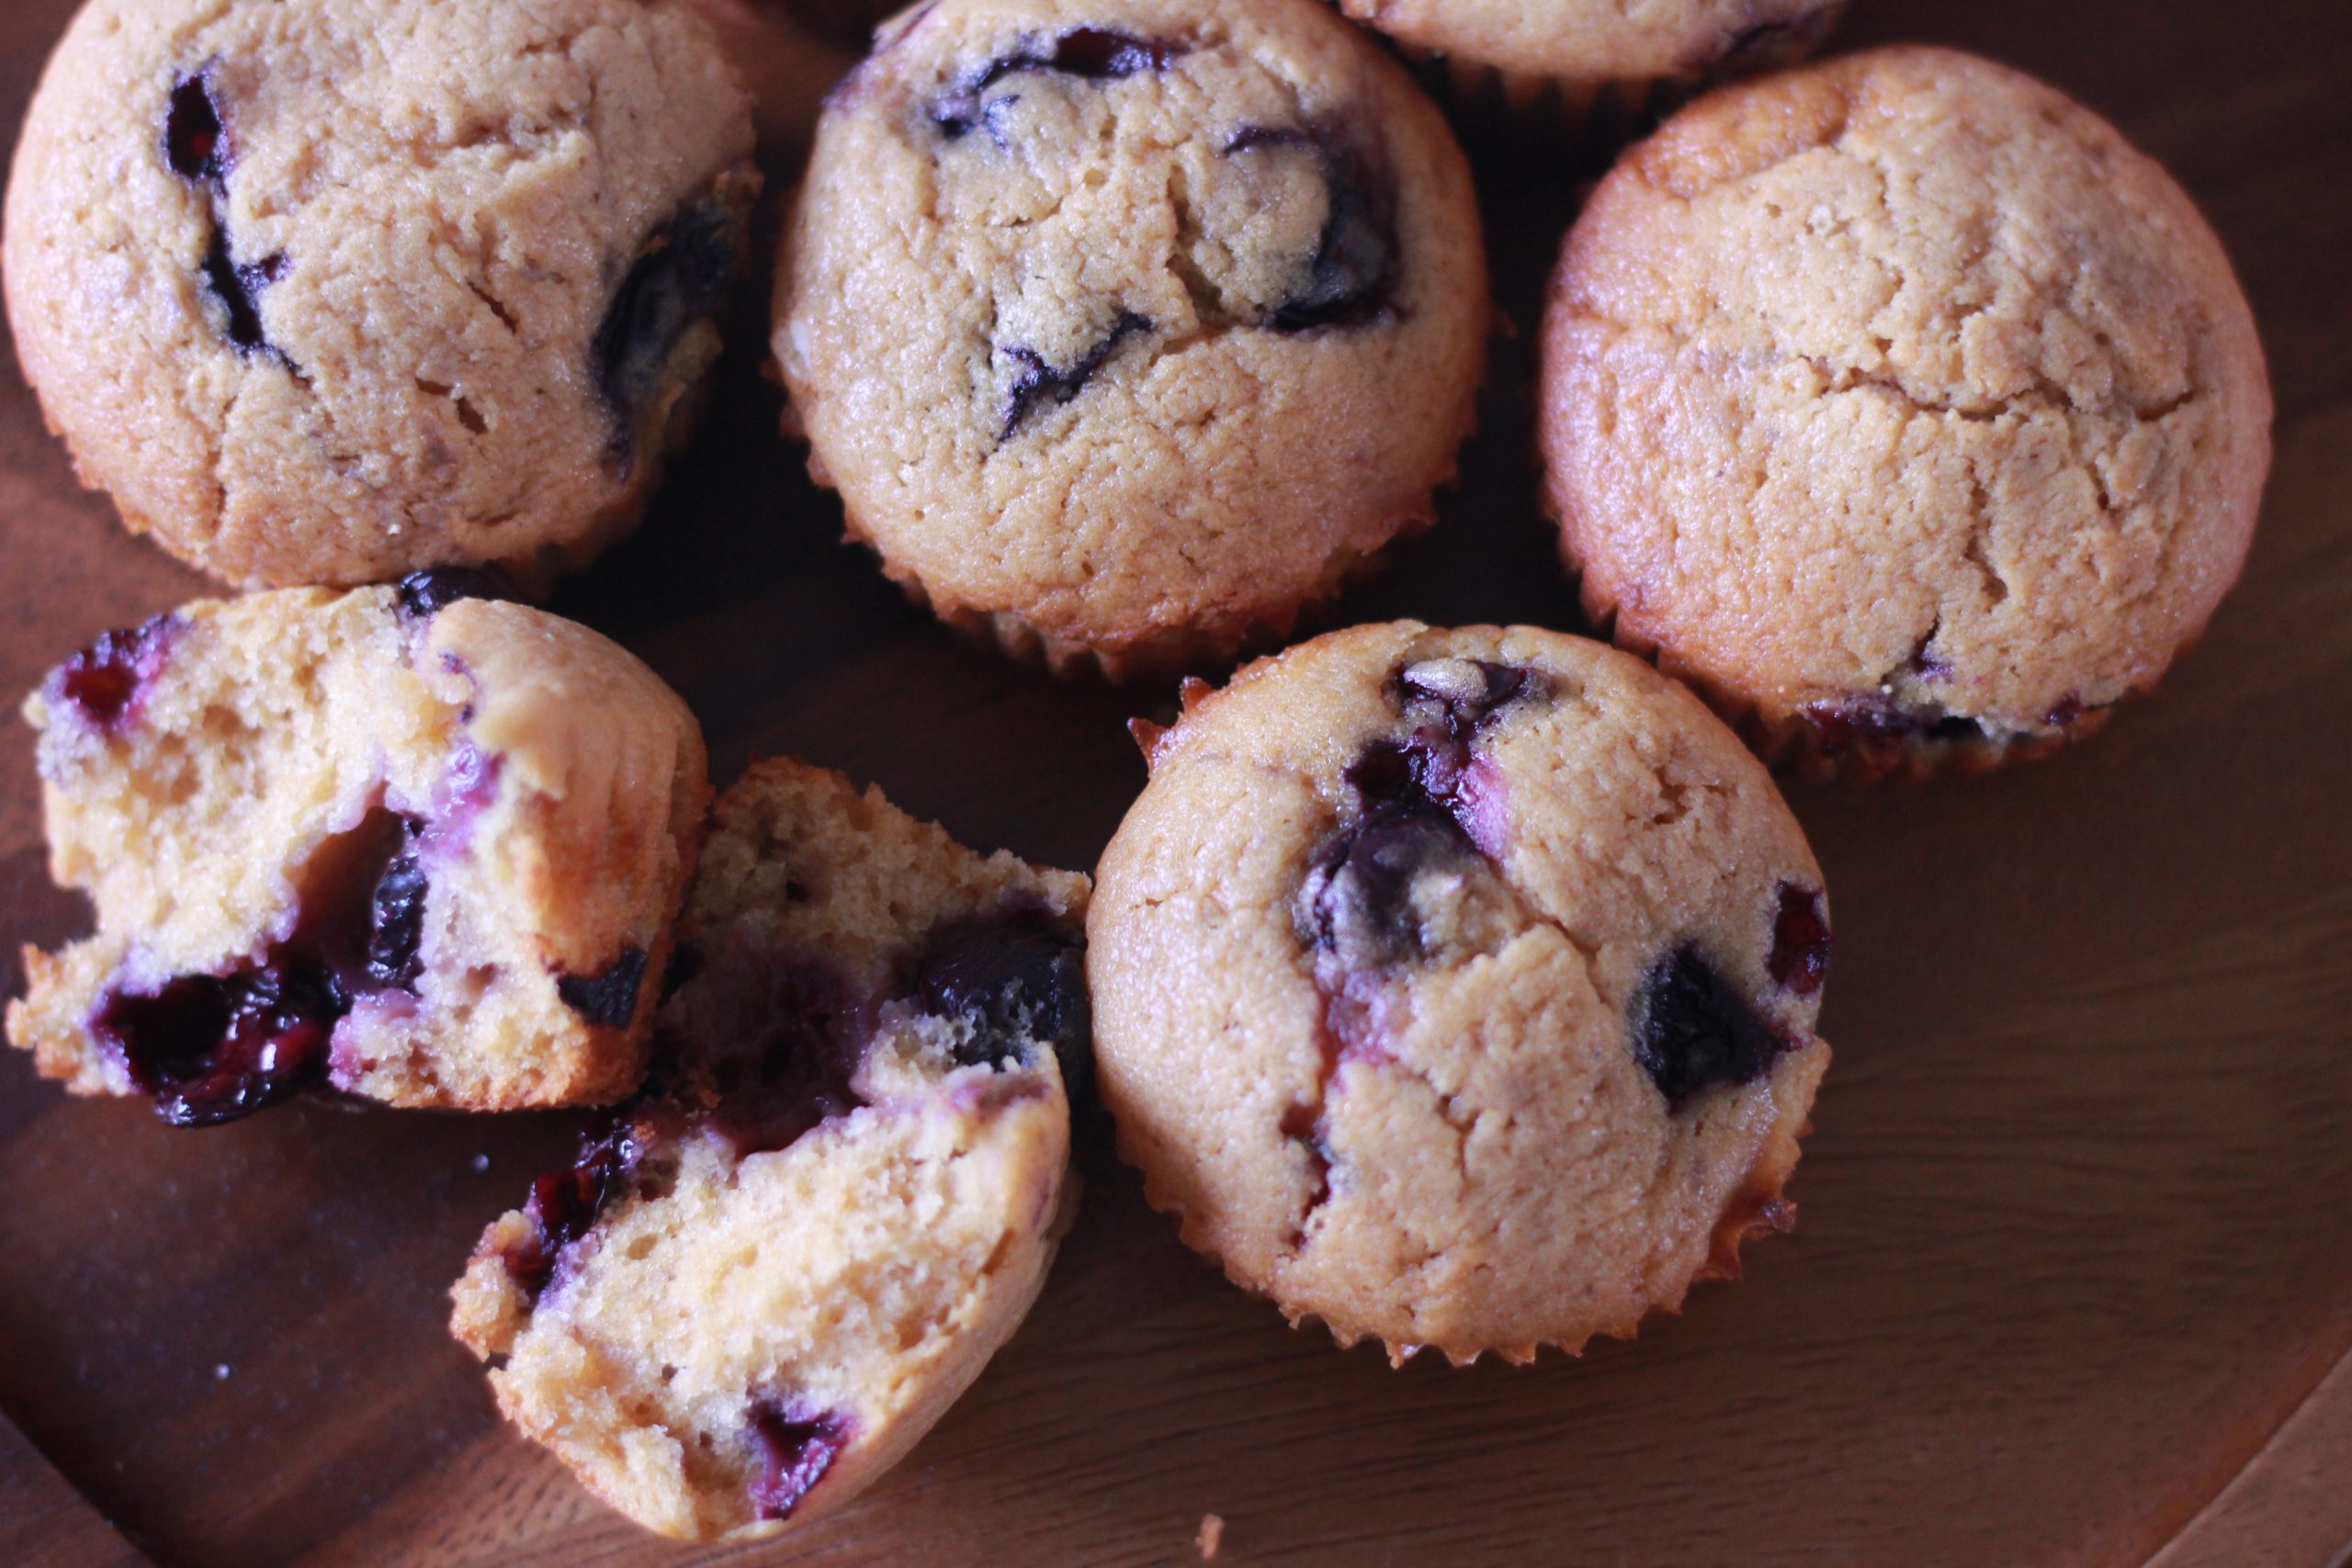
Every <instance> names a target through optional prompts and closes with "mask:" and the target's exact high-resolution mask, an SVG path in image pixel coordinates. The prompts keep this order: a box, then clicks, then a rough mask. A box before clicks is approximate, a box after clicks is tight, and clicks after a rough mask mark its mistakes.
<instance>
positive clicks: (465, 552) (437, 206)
mask: <svg viewBox="0 0 2352 1568" xmlns="http://www.w3.org/2000/svg"><path fill="white" fill-rule="evenodd" d="M751 152H752V118H751V108H750V103H749V100H748V99H747V97H746V96H744V94H743V93H742V91H741V89H740V88H739V87H738V86H737V85H736V82H735V79H734V76H733V74H732V73H731V71H730V70H729V65H728V63H727V62H726V60H725V59H724V58H723V56H722V55H721V53H720V51H719V48H718V43H717V41H716V39H714V38H713V37H712V35H711V33H710V32H709V30H708V28H707V27H706V26H705V24H704V23H703V22H702V20H701V19H700V18H699V17H694V16H692V15H690V14H688V13H687V11H686V10H685V9H684V7H683V6H677V5H674V4H646V3H643V0H225V3H212V4H198V0H93V3H92V4H90V5H88V6H85V8H84V9H83V10H82V12H81V14H80V15H79V16H78V17H76V18H75V20H74V24H73V26H72V27H71V28H69V29H68V31H67V32H66V34H65V37H64V39H63V41H62V43H60V44H59V46H58V49H57V51H56V54H55V55H54V57H53V58H52V59H51V62H50V64H49V68H48V72H47V73H46V74H45V75H44V77H43V78H42V82H41V86H40V92H39V93H38V94H37V95H36V96H35V98H34V101H33V104H32V107H31V109H30V112H29V114H28V118H27V120H26V124H25V130H24V137H23V141H21V143H20V144H19V146H18V150H17V163H16V168H15V173H14V175H13V177H12V178H11V180H10V182H9V189H8V209H7V240H6V276H7V295H8V308H9V318H10V321H11V322H12V323H13V325H14V327H15V331H16V337H17V352H18V354H19V355H20V356H21V357H22V360H23V363H24V367H25V372H26V375H27V377H28V378H29V379H30V380H31V382H32V383H33V385H34V387H35V388H36V389H38V390H39V392H40V398H41V403H42V407H43V409H44V410H45V412H47V414H48V417H49V420H50V423H51V425H52V427H54V428H55V429H56V430H58V431H59V432H60V433H61V434H63V435H64V437H65V438H66V440H67V442H68V444H69V445H70V446H71V447H72V449H73V452H74V459H75V462H76V463H77V465H78V466H79V468H80V470H81V473H82V476H83V478H84V479H85V481H86V482H88V483H89V484H91V485H93V486H95V487H96V488H99V489H103V490H105V491H108V492H110V493H111V495H112V497H113V499H114V501H115V502H116V504H117V506H118V507H119V509H120V511H121V513H122V514H123V517H124V519H125V521H127V522H128V523H129V524H130V526H131V527H132V528H133V529H134V530H136V531H139V532H142V533H149V534H152V535H153V536H154V537H155V539H156V541H157V542H158V543H160V544H162V545H163V546H164V547H165V548H166V549H169V550H170V551H172V552H173V553H174V554H175V555H177V556H179V557H181V558H183V559H186V560H187V561H189V562H191V563H192V564H194V565H196V566H198V567H201V568H203V569H204V570H207V571H209V572H211V573H213V574H214V575H215V576H218V577H220V578H224V579H227V580H229V581H234V582H238V583H243V584H248V585H286V586H290V585H300V584H310V583H330V584H355V583H360V582H367V581H378V580H381V579H384V578H389V577H394V576H398V575H400V574H401V573H402V572H404V571H408V570H417V569H421V568H426V567H433V566H442V565H452V564H477V563H481V562H491V561H495V562H499V563H502V564H503V565H505V566H507V567H508V568H510V569H511V570H515V571H516V572H517V573H518V574H520V575H522V576H524V577H526V579H528V578H531V577H535V576H537V575H539V574H541V573H543V572H544V571H546V570H548V569H550V568H556V567H565V566H571V565H576V564H578V563H580V562H581V561H582V560H584V559H585V558H586V557H588V556H589V555H591V554H593V553H594V551H595V549H597V548H598V547H601V546H602V545H603V544H604V543H605V541H606V540H607V539H608V538H610V537H611V536H613V535H615V534H616V533H617V532H619V531H621V530H623V529H625V528H626V527H627V526H628V525H630V524H632V523H634V521H635V520H636V517H637V514H638V511H639V506H640V504H641V502H642V499H643V496H644V494H645V492H646V491H647V490H648V488H649V487H650V483H651V480H652V479H653V477H654V475H655V473H656V471H657V470H658V468H659V467H660V460H661V457H662V452H663V450H664V448H665V446H666V445H667V444H668V443H669V442H670V441H671V439H672V438H673V435H675V434H679V433H681V432H682V431H683V429H684V417H683V414H684V411H685V410H686V409H688V408H689V407H690V405H691V402H692V398H691V396H690V394H691V393H692V391H693V390H694V389H695V387H696V386H697V385H698V383H699V382H700V380H701V378H702V374H703V372H704V370H705V369H706V368H707V367H708V366H709V364H710V362H711V360H712V359H713V358H714V357H715V355H716V353H717V344H718V339H717V333H716V331H715V329H714V328H713V327H712V326H711V325H710V323H709V321H707V315H708V313H709V311H710V310H711V308H712V306H713V304H714V303H715V301H716V299H717V297H718V291H719V288H720V287H721V285H722V284H724V282H725V281H726V280H727V278H728V276H729V275H730V273H732V272H733V271H734V270H735V267H736V257H737V253H738V250H739V247H740V241H741V230H742V225H743V217H744V214H745V212H746V211H747V209H748V208H749V205H750V201H751V198H752V194H753V192H754V190H755V189H756V185H757V176H756V175H754V174H753V173H752V170H751V167H750V164H749V161H748V160H749V158H750V155H751Z"/></svg>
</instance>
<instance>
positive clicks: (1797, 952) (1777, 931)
mask: <svg viewBox="0 0 2352 1568" xmlns="http://www.w3.org/2000/svg"><path fill="white" fill-rule="evenodd" d="M1764 966H1765V967H1766V968H1767V969H1769V970H1770V972H1771V975H1772V979H1773V982H1774V983H1775V984H1776V985H1778V986H1779V987H1781V989H1782V990H1785V991H1794V992H1795V993H1796V994H1797V995H1798V996H1801V997H1809V996H1812V995H1813V994H1814V993H1815V992H1816V991H1819V990H1820V989H1821V982H1822V981H1823V980H1824V979H1825V978H1826V976H1828V974H1829V922H1828V921H1827V920H1826V919H1823V918H1822V913H1821V894H1820V892H1819V890H1818V889H1815V888H1812V887H1801V886H1798V885H1797V884H1795V883H1793V882H1783V883H1781V907H1780V910H1779V912H1778V913H1776V914H1775V915H1774V916H1773V918H1772V952H1771V955H1770V957H1769V958H1767V959H1766V960H1765V964H1764Z"/></svg>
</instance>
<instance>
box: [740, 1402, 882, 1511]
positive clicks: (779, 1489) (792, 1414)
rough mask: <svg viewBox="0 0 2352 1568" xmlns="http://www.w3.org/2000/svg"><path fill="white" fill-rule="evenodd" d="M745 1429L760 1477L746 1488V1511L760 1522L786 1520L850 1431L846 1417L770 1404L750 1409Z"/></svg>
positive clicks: (853, 1425) (845, 1443)
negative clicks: (748, 1502) (748, 1430)
mask: <svg viewBox="0 0 2352 1568" xmlns="http://www.w3.org/2000/svg"><path fill="white" fill-rule="evenodd" d="M750 1425H751V1432H752V1446H753V1448H754V1450H756V1451H757V1452H758V1454H759V1457H760V1472H759V1474H758V1475H756V1476H754V1477H753V1478H752V1484H751V1496H752V1508H753V1509H754V1510H755V1511H756V1512H757V1514H758V1516H759V1517H761V1518H763V1519H788V1518H790V1517H792V1513H793V1510H794V1509H796V1508H797V1507H799V1506H800V1504H801V1501H802V1499H804V1498H806V1497H807V1496H808V1495H809V1493H810V1492H811V1491H813V1490H815V1488H816V1486H817V1483H819V1482H820V1481H822V1480H823V1479H824V1478H825V1472H827V1471H829V1470H831V1469H832V1467H833V1461H835V1460H836V1459H838V1458H840V1457H841V1453H842V1450H843V1449H845V1448H847V1447H848V1446H849V1444H850V1439H851V1438H852V1437H853V1436H854V1433H855V1431H856V1423H855V1422H854V1421H853V1420H852V1419H851V1417H850V1416H849V1413H848V1412H847V1411H843V1410H812V1409H810V1408H809V1407H808V1406H807V1405H805V1404H798V1403H797V1402H786V1401H776V1400H767V1401H762V1402H760V1403H758V1404H754V1405H753V1406H752V1414H751V1423H750Z"/></svg>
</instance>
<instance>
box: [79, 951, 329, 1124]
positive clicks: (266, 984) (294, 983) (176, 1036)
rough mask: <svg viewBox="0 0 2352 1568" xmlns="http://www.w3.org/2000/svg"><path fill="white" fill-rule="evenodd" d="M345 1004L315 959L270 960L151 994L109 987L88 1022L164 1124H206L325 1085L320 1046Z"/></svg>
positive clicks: (173, 984)
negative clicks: (305, 961) (312, 961)
mask: <svg viewBox="0 0 2352 1568" xmlns="http://www.w3.org/2000/svg"><path fill="white" fill-rule="evenodd" d="M348 1005H349V1003H348V1001H347V1000H346V998H345V996H344V994H343V992H342V989H341V987H338V986H337V985H336V984H335V982H334V977H333V976H331V975H329V974H328V973H327V972H326V971H325V970H323V969H322V968H320V967H318V966H316V965H315V964H300V963H297V964H288V965H277V964H271V965H265V966H263V967H260V968H257V969H254V970H248V971H244V972H241V973H238V974H234V975H229V976H210V975H188V976H180V977H179V978H177V979H175V980H171V981H168V982H166V983H165V984H164V986H163V987H160V988H159V989H157V990H156V991H154V992H153V993H151V994H144V995H142V994H137V993H131V992H122V991H117V992H114V993H112V994H110V995H109V996H108V997H107V998H106V1000H105V1001H104V1002H102V1003H101V1004H100V1007H99V1009H98V1011H97V1014H96V1017H94V1018H93V1019H92V1021H91V1028H92V1031H93V1032H95V1033H96V1035H97V1037H98V1038H99V1039H100V1040H101V1041H103V1042H105V1043H107V1045H108V1046H110V1047H111V1048H112V1049H113V1050H114V1051H115V1052H116V1053H117V1054H118V1055H119V1057H120V1058H121V1060H122V1063H123V1065H124V1066H125V1067H126V1068H128V1069H129V1071H130V1081H131V1082H132V1083H133V1084H135V1085H136V1086H137V1087H138V1088H139V1089H140V1090H141V1092H142V1093H145V1094H147V1095H148V1096H150V1097H151V1098H152V1099H153V1100H154V1101H155V1108H156V1110H157V1111H158V1112H159V1113H160V1114H161V1115H162V1116H163V1118H164V1121H166V1122H170V1123H172V1124H173V1125H174V1126H175V1127H209V1126H213V1125H217V1124H218V1123H220V1122H231V1121H234V1120H235V1119H236V1118H238V1117H240V1116H246V1115H250V1114H252V1113H253V1112H254V1111H259V1110H261V1109H262V1108H263V1107H265V1106H268V1105H274V1104H276V1103H277V1101H279V1100H284V1099H286V1098H287V1097H288V1096H289V1095H294V1094H299V1093H300V1092H301V1091H302V1090H304V1089H311V1088H312V1087H314V1086H316V1085H317V1084H319V1083H322V1082H323V1081H324V1080H325V1077H326V1066H327V1043H328V1041H329V1039H330V1038H331V1037H332V1035H333V1034H334V1025H335V1021H336V1020H338V1019H340V1018H341V1017H342V1016H343V1014H344V1011H345V1009H346V1008H347V1007H348Z"/></svg>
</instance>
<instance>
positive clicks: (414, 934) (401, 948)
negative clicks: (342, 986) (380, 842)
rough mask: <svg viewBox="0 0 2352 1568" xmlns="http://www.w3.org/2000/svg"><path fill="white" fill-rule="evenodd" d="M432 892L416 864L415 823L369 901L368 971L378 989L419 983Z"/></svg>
mask: <svg viewBox="0 0 2352 1568" xmlns="http://www.w3.org/2000/svg"><path fill="white" fill-rule="evenodd" d="M430 889H431V882H430V879H429V878H427V877H426V875H425V874H424V866H423V865H421V864H419V863H418V861H417V854H416V828H415V824H414V823H413V822H412V823H411V824H410V825H409V834H408V845H407V847H406V848H404V849H403V850H401V852H399V853H398V854H396V855H394V856H393V857H392V859H391V861H390V863H388V864H387V865H386V866H385V867H384V874H383V875H381V876H379V877H378V878H377V879H376V894H375V897H373V898H372V899H371V900H369V914H370V919H369V921H368V960H367V971H368V980H369V982H370V983H371V984H372V985H373V986H375V987H378V988H379V989H380V988H386V987H401V988H403V989H406V988H408V987H413V986H414V985H415V984H416V976H417V973H418V969H419V964H420V963H421V959H420V957H419V949H420V948H421V946H422V945H423V942H424V900H425V896H426V894H427V893H428V892H429V891H430Z"/></svg>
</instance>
